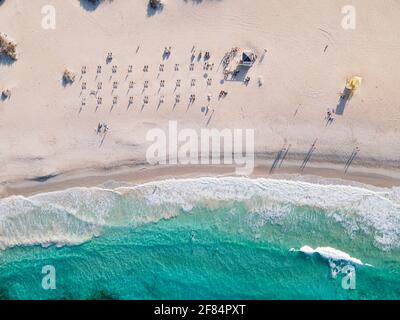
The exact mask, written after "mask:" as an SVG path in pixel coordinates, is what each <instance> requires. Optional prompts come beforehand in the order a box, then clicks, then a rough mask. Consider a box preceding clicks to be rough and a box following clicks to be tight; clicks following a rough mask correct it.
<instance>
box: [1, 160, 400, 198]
mask: <svg viewBox="0 0 400 320" xmlns="http://www.w3.org/2000/svg"><path fill="white" fill-rule="evenodd" d="M267 161H268V160H267V159H263V160H256V162H255V168H254V171H253V173H252V174H251V175H249V176H248V177H249V178H271V179H285V180H302V181H308V182H312V183H322V182H325V183H327V182H328V183H330V184H341V185H356V186H361V187H369V188H371V187H372V188H374V187H378V188H392V187H395V186H400V171H399V170H395V169H394V168H393V169H387V168H379V167H377V166H365V165H354V166H352V168H351V170H349V172H347V173H346V174H345V173H344V171H343V165H342V164H339V163H334V162H324V161H314V162H313V163H310V164H309V166H308V167H307V168H305V169H304V171H303V172H301V171H300V169H299V162H298V161H295V160H287V161H285V162H286V164H285V167H284V168H277V169H275V170H274V171H273V172H272V173H270V168H271V164H270V163H269V161H268V162H267ZM235 169H236V167H235V166H234V165H155V166H153V165H149V164H147V163H143V162H142V163H140V162H136V163H132V162H130V163H127V162H120V163H117V164H114V165H112V166H108V167H93V168H80V169H75V170H71V171H68V172H59V173H56V174H50V175H48V176H43V177H36V178H25V179H19V180H14V181H8V182H2V183H1V184H0V199H2V198H7V197H10V196H19V195H21V196H31V195H34V194H38V193H46V192H53V191H61V190H65V189H69V188H74V187H98V186H103V187H107V188H114V187H115V186H121V185H124V184H127V185H129V186H132V185H140V184H144V183H147V182H153V181H160V180H167V179H185V178H200V177H222V176H240V175H236V174H235ZM321 180H322V181H321Z"/></svg>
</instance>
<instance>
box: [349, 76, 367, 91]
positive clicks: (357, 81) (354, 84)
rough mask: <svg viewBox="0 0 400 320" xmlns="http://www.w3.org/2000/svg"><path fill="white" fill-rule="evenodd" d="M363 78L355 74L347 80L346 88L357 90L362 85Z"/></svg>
mask: <svg viewBox="0 0 400 320" xmlns="http://www.w3.org/2000/svg"><path fill="white" fill-rule="evenodd" d="M362 80H363V79H362V78H361V77H358V76H354V77H352V78H351V79H350V80H347V84H346V88H347V89H349V90H351V91H356V90H357V89H358V88H359V87H360V86H361V83H362Z"/></svg>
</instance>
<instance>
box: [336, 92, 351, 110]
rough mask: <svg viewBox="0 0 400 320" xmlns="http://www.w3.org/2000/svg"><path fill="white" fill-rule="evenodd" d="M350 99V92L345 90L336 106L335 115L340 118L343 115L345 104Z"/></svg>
mask: <svg viewBox="0 0 400 320" xmlns="http://www.w3.org/2000/svg"><path fill="white" fill-rule="evenodd" d="M350 98H351V90H350V89H347V88H345V89H344V91H343V94H342V95H341V96H340V98H339V102H338V105H337V106H336V111H335V114H337V115H339V116H342V115H343V113H344V109H345V108H346V105H347V103H348V102H349V101H350Z"/></svg>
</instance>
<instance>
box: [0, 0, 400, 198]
mask: <svg viewBox="0 0 400 320" xmlns="http://www.w3.org/2000/svg"><path fill="white" fill-rule="evenodd" d="M83 2H84V1H77V0H31V1H25V0H12V1H7V0H6V1H5V2H4V3H3V4H1V5H0V32H5V33H7V34H8V35H9V36H10V37H12V39H15V41H16V42H17V43H18V47H17V48H18V61H17V62H14V63H8V62H6V61H4V60H2V64H1V65H0V89H3V88H10V89H11V92H12V95H11V97H10V98H9V99H7V100H4V101H2V102H0V165H1V168H2V169H1V171H0V182H2V186H3V188H4V189H3V193H4V194H7V191H6V189H5V188H6V187H9V186H11V185H12V184H11V182H13V181H22V180H24V179H27V178H32V177H37V176H47V175H51V174H58V173H61V172H69V171H72V170H76V169H79V168H89V167H92V168H94V167H110V166H112V165H117V164H118V163H130V162H132V163H135V162H138V163H144V162H145V159H144V157H145V153H146V148H147V147H148V145H149V142H146V140H145V136H146V132H147V130H149V129H151V128H155V127H160V128H167V126H168V121H169V120H176V121H178V125H179V126H180V127H181V128H185V127H188V128H195V129H196V130H199V129H201V128H205V127H212V128H219V129H221V128H254V129H255V130H256V131H255V143H256V152H257V153H258V154H259V155H260V157H261V155H265V156H267V158H268V160H266V161H265V162H264V164H265V165H266V167H267V168H269V167H270V166H271V165H272V163H273V159H274V156H275V154H276V153H277V152H278V151H279V150H280V149H281V148H282V146H283V145H285V144H286V145H289V144H290V145H291V149H290V153H289V154H288V158H287V160H288V163H289V162H291V164H292V166H297V167H299V166H300V165H301V163H302V159H303V158H304V156H305V155H306V154H307V152H308V151H309V149H310V147H311V144H312V143H313V142H314V141H315V140H316V139H318V140H317V149H316V151H315V153H314V155H313V161H311V163H310V165H311V166H313V165H314V166H317V162H316V161H317V160H319V161H323V162H325V163H326V162H332V163H333V162H336V163H337V165H338V168H341V169H340V170H341V171H343V169H342V168H343V167H344V164H345V162H346V160H347V159H348V157H349V156H350V155H351V153H352V151H353V150H354V149H355V148H356V147H358V148H359V149H360V152H359V154H358V156H357V159H356V161H355V164H357V165H360V166H361V165H364V166H368V167H371V168H370V169H368V170H370V172H371V174H372V173H379V170H380V169H378V168H377V167H381V169H382V168H383V169H390V170H391V172H390V175H391V176H392V177H399V176H400V171H399V170H398V167H399V164H400V160H399V159H400V139H399V134H400V124H399V121H400V98H399V95H398V76H399V70H400V59H399V58H400V33H399V32H398V30H399V29H400V20H399V19H398V17H399V16H400V3H399V1H395V0H383V1H380V2H379V4H378V3H377V1H375V0H355V1H352V5H353V6H354V7H355V8H356V10H357V11H356V13H357V27H356V29H355V30H345V29H343V28H342V25H341V21H342V19H343V14H342V12H341V10H342V7H343V5H345V4H346V3H344V2H343V1H339V0H335V1H332V0H302V1H293V0H279V1H278V0H271V1H265V0H254V1H252V2H251V4H249V2H248V1H245V0H229V1H228V0H225V1H224V0H221V1H217V0H215V1H211V0H210V1H207V0H204V1H183V0H182V1H180V0H174V1H173V0H169V1H165V6H164V8H163V10H161V11H159V12H155V13H153V12H151V11H148V7H147V1H145V0H136V1H119V0H114V1H113V2H108V1H105V2H104V3H102V4H100V5H99V6H98V7H97V8H96V9H93V8H91V7H87V6H86V5H84V4H83ZM45 5H52V6H54V8H55V9H56V28H55V29H54V30H45V29H43V28H42V19H43V16H44V15H43V14H42V8H43V6H45ZM169 46H171V55H170V57H169V58H168V59H164V58H163V51H164V48H165V47H169ZM193 46H195V50H196V53H198V52H199V51H202V53H203V54H204V52H205V51H209V52H210V53H211V59H210V63H214V68H213V70H212V71H210V70H208V71H206V70H204V69H203V65H204V61H203V60H201V61H197V58H196V59H195V60H194V62H193V63H194V70H193V71H191V70H190V64H191V49H192V48H193ZM235 46H237V47H241V48H249V49H252V50H253V51H254V52H256V53H257V55H258V61H257V62H256V64H255V65H254V66H253V67H252V68H251V69H250V70H249V72H248V76H250V78H251V80H250V83H249V85H248V86H246V85H244V84H243V82H242V81H239V80H240V79H243V78H242V75H240V77H239V79H238V81H224V80H223V79H224V77H223V73H222V67H221V66H220V62H221V59H222V58H223V56H224V54H225V53H226V52H227V51H229V50H230V49H231V48H232V47H235ZM264 48H265V49H267V53H266V55H265V57H264V58H263V59H261V57H262V56H263V51H264ZM108 52H112V53H113V59H112V62H111V63H108V64H107V63H106V57H107V53H108ZM260 60H262V61H260ZM160 64H163V65H164V67H163V71H160ZM176 64H179V70H178V71H176V70H175V66H176ZM129 65H132V69H133V72H132V73H129V74H128V67H129ZM145 65H147V66H148V68H149V71H148V72H144V71H143V68H144V66H145ZM98 66H101V68H102V72H101V74H99V75H97V67H98ZM113 66H117V71H116V73H113V72H112V68H113ZM82 67H86V73H84V74H82ZM66 68H68V69H70V70H73V71H74V72H75V73H76V75H77V76H76V80H75V82H74V83H73V84H71V85H63V83H62V74H63V72H64V70H65V69H66ZM352 75H360V76H362V77H363V79H364V82H363V84H362V87H361V88H360V90H359V91H357V92H356V94H355V96H354V97H353V99H352V100H351V101H350V103H349V104H348V105H347V106H346V108H345V109H344V110H343V114H342V115H334V118H335V120H334V123H333V124H331V125H328V126H327V125H326V120H325V117H326V112H327V109H328V108H329V109H335V108H336V106H337V104H338V102H339V100H340V94H339V93H340V92H341V91H342V90H343V89H344V86H345V82H346V78H348V77H350V76H352ZM259 76H261V77H262V78H263V85H262V86H259V85H258V83H257V78H258V77H259ZM209 78H210V79H212V83H211V85H207V80H208V79H209ZM179 79H180V80H181V87H180V88H177V89H175V85H176V81H177V80H179ZM192 79H195V80H196V82H195V86H191V83H192ZM162 80H163V81H164V83H165V86H164V87H160V84H161V81H162ZM130 81H134V82H135V84H134V87H133V88H132V89H130V90H129V83H130ZM146 81H148V88H146V89H145V90H143V87H144V85H145V82H146ZM99 82H101V83H102V84H101V86H102V88H101V89H99V90H98V89H97V88H98V85H99ZM114 82H118V83H117V88H115V89H113V84H114ZM85 87H86V89H85ZM82 88H83V89H82ZM221 90H225V91H227V92H228V95H227V97H226V98H225V99H221V100H219V99H218V94H219V92H220V91H221ZM92 91H99V92H97V93H96V95H94V94H91V93H92ZM177 94H179V95H180V102H179V103H177V104H176V105H175V106H174V104H175V101H176V95H177ZM192 94H195V95H196V101H195V102H194V103H193V104H192V105H190V106H189V105H188V102H189V97H190V95H192ZM208 94H212V98H211V102H210V106H209V107H210V110H214V112H209V113H208V114H207V115H205V114H204V112H202V107H205V106H207V104H208V101H207V96H208ZM146 96H147V97H148V101H149V103H148V104H145V105H144V104H143V101H144V99H145V97H146ZM162 96H163V97H164V103H162V104H160V105H159V101H160V97H162ZM99 97H101V105H99V103H98V98H99ZM114 97H117V102H116V103H115V104H114V106H113V99H114ZM129 97H132V98H131V99H133V103H132V104H131V105H129ZM211 115H212V117H211V119H210V116H211ZM99 122H101V123H103V122H104V123H107V125H108V126H109V128H110V130H109V132H108V133H107V135H106V137H105V139H104V140H103V138H104V137H103V136H102V135H97V134H96V132H95V130H96V127H97V125H98V123H99ZM325 165H326V164H325ZM373 167H376V168H375V169H374V168H373ZM353 170H356V169H353ZM359 170H360V171H362V170H364V169H361V168H360V169H359ZM364 171H365V170H364ZM268 172H269V170H268V169H266V170H265V174H268ZM364 173H365V172H364ZM341 174H342V173H341ZM0 191H1V190H0Z"/></svg>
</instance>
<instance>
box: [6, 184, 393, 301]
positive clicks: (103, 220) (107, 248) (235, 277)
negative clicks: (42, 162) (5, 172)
mask: <svg viewBox="0 0 400 320" xmlns="http://www.w3.org/2000/svg"><path fill="white" fill-rule="evenodd" d="M399 195H400V191H399V189H396V188H394V189H379V190H378V189H376V190H369V189H364V188H357V187H350V186H341V185H317V184H311V183H306V182H299V181H279V180H268V179H256V180H251V179H245V178H219V179H217V178H201V179H190V180H171V181H164V182H158V183H154V184H151V183H150V184H146V185H143V186H139V187H132V188H119V189H114V190H109V189H100V188H89V189H88V188H75V189H70V190H66V191H62V192H56V193H49V194H43V195H38V196H34V197H30V198H23V197H12V198H8V199H3V200H0V247H1V248H2V250H1V251H0V297H1V298H3V299H102V298H112V299H399V298H400V241H399V239H400V198H399ZM303 246H309V247H312V248H313V249H317V248H318V247H319V248H320V249H317V250H316V251H315V252H314V253H308V254H307V253H305V252H302V251H299V249H300V248H302V247H303ZM292 248H294V249H295V250H291V249H292ZM321 248H322V249H321ZM324 248H325V249H324ZM326 248H329V250H328V252H331V253H332V254H331V255H327V254H326V252H327V249H326ZM303 251H305V250H303ZM341 253H342V254H344V253H347V254H348V255H349V257H350V258H348V259H347V258H343V256H341ZM352 259H359V260H361V262H360V263H355V262H354V261H353V260H352ZM332 263H335V264H336V265H337V266H340V267H343V266H345V265H351V266H353V267H354V268H355V289H354V290H345V289H344V288H343V287H342V279H343V276H344V274H342V273H340V272H339V273H338V274H337V276H336V278H334V277H332V272H331V271H332ZM45 265H52V266H54V268H55V270H56V289H55V290H44V289H43V288H42V278H43V276H44V275H43V274H42V273H41V271H42V267H43V266H45Z"/></svg>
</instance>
